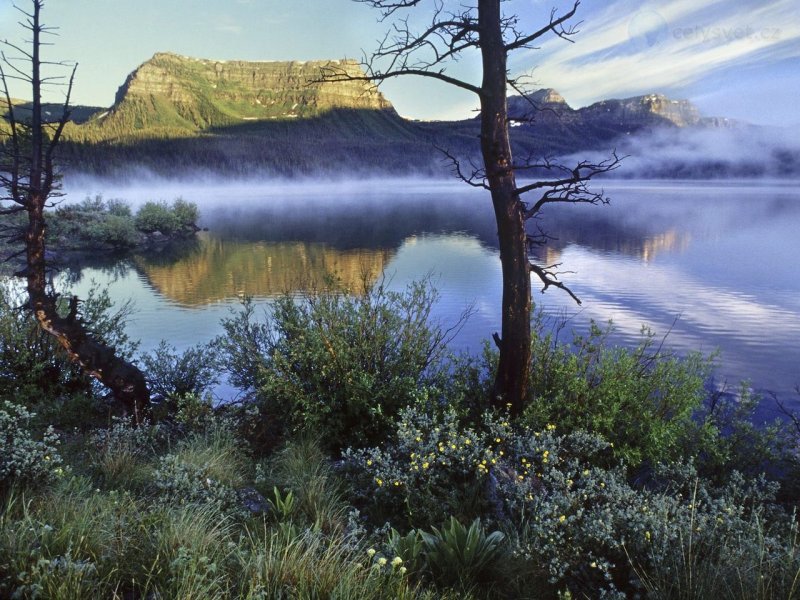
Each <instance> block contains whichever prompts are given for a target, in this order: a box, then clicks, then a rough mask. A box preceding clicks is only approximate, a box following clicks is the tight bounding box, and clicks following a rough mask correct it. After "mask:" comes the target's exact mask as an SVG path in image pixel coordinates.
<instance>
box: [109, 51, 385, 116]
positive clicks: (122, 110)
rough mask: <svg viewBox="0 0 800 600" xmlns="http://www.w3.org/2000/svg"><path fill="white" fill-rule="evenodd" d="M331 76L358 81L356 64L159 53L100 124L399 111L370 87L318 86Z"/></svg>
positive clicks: (123, 90) (345, 83) (349, 83)
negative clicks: (330, 73)
mask: <svg viewBox="0 0 800 600" xmlns="http://www.w3.org/2000/svg"><path fill="white" fill-rule="evenodd" d="M326 70H330V71H335V72H337V73H343V74H347V75H351V76H354V77H358V76H362V75H363V71H362V70H361V68H360V66H359V64H358V63H357V62H355V61H347V60H344V61H336V60H331V61H310V62H300V61H292V62H245V61H214V60H205V59H196V58H188V57H184V56H178V55H176V54H169V53H160V54H156V55H155V56H153V58H151V59H150V60H148V61H147V62H145V63H144V64H142V65H141V66H139V67H138V68H137V69H136V70H135V71H133V72H132V73H131V74H130V75H129V76H128V78H127V80H126V81H125V83H124V84H123V85H122V86H121V87H120V88H119V90H118V91H117V96H116V100H115V103H114V106H113V107H111V108H110V109H109V111H107V112H106V113H105V114H101V115H99V116H98V117H97V119H96V121H95V124H96V125H98V126H100V127H102V128H105V129H108V128H111V129H119V130H121V131H122V130H146V129H153V128H156V129H159V128H160V129H164V130H195V131H197V130H203V129H207V128H209V127H218V126H230V125H235V124H237V123H243V122H247V121H260V120H266V119H294V118H298V117H314V116H319V115H321V114H323V113H325V112H327V111H330V110H333V109H363V110H382V111H392V106H391V104H390V103H389V102H388V101H387V100H386V99H385V98H384V97H383V95H382V94H381V93H380V92H378V91H376V90H375V89H374V87H373V86H372V85H370V84H369V83H367V82H363V81H343V82H330V83H313V82H314V81H318V80H320V79H321V78H322V76H323V74H324V72H325V71H326Z"/></svg>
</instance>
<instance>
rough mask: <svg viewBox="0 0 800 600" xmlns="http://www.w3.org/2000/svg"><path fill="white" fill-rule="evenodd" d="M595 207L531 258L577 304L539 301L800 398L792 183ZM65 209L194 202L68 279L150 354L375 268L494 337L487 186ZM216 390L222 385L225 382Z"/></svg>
mask: <svg viewBox="0 0 800 600" xmlns="http://www.w3.org/2000/svg"><path fill="white" fill-rule="evenodd" d="M603 185H604V187H605V190H606V192H607V193H608V194H609V195H610V196H611V198H612V201H611V204H610V205H608V206H587V205H581V206H552V207H548V208H547V209H546V210H545V212H544V215H543V220H542V225H543V226H544V228H545V229H546V230H547V231H548V232H549V233H550V234H551V235H552V236H553V238H554V239H553V240H551V242H550V243H548V245H547V246H546V247H545V248H543V249H542V251H541V255H540V256H539V260H540V262H544V263H547V264H554V263H561V264H562V265H563V266H562V267H561V270H562V271H563V272H564V274H563V276H562V279H563V280H564V281H565V282H566V283H567V284H568V285H569V286H570V287H571V289H572V290H573V291H574V292H575V293H576V294H577V295H578V296H579V297H580V298H581V300H582V301H583V304H582V305H581V306H578V305H577V304H575V302H573V301H572V300H571V299H570V298H569V297H568V296H567V295H566V294H565V293H563V292H561V291H560V290H557V289H551V290H548V292H547V293H546V294H540V293H538V291H539V288H537V287H536V283H537V282H536V280H535V279H534V287H535V291H534V302H535V303H536V305H537V307H539V308H540V309H541V310H543V311H544V313H545V314H546V315H549V316H552V317H555V318H558V319H561V318H565V319H568V325H567V327H568V328H569V329H572V330H576V331H585V329H586V328H587V325H588V323H589V322H590V320H591V319H594V320H597V321H600V322H606V321H609V320H611V321H613V323H614V326H615V334H614V336H613V340H614V341H615V342H618V343H622V344H635V343H636V341H637V340H638V336H639V332H640V330H641V328H642V326H647V327H649V328H651V329H652V330H653V331H654V332H655V333H656V334H658V335H659V336H663V335H665V334H667V333H669V335H668V337H667V341H666V345H667V346H669V347H671V348H674V349H676V350H678V351H679V352H682V353H683V352H688V351H691V350H700V351H702V352H704V353H710V352H713V351H715V350H717V349H718V350H719V351H720V353H721V354H720V357H719V359H718V365H719V366H718V369H717V380H718V382H723V381H728V382H729V383H730V384H731V385H732V386H733V387H735V386H736V385H738V382H739V381H740V380H742V379H746V380H749V381H750V382H751V384H752V385H753V387H755V388H756V389H758V390H762V391H763V390H769V391H771V392H774V393H776V394H778V395H779V396H780V397H781V398H783V399H785V400H786V401H787V402H788V403H790V404H794V405H795V406H797V405H800V396H798V394H797V393H795V392H794V391H793V390H794V387H795V386H796V385H797V384H799V383H800V369H799V368H798V367H800V345H799V344H798V340H800V269H799V268H798V257H800V235H798V233H799V232H800V192H799V191H798V187H797V185H796V183H795V182H676V181H646V182H642V181H634V182H631V181H624V182H623V181H605V182H603ZM66 191H67V192H68V197H67V198H68V201H70V200H80V199H82V198H83V197H85V196H86V195H94V194H97V193H101V194H102V195H103V196H104V197H105V198H107V199H110V198H121V199H124V200H127V201H128V202H130V203H131V204H132V205H134V206H136V205H139V204H141V203H142V202H144V201H147V200H168V201H171V200H173V199H174V198H176V197H178V196H181V197H183V198H184V199H186V200H190V201H192V202H195V203H197V205H198V206H199V207H200V211H201V214H202V222H201V225H203V226H205V227H208V229H209V230H208V231H207V232H202V233H201V234H199V236H198V240H197V242H196V243H195V244H192V245H190V246H189V247H186V248H183V249H181V250H180V251H177V252H162V253H160V254H159V253H157V254H149V255H146V256H135V257H133V258H131V259H127V260H124V261H116V262H115V261H108V260H106V259H101V260H100V261H99V262H97V263H96V264H87V265H86V266H84V267H83V268H81V269H80V270H79V271H78V272H76V273H73V274H72V277H73V279H75V280H76V283H75V285H74V290H75V292H76V293H78V294H79V295H80V294H85V292H86V290H87V288H88V286H89V285H90V282H91V281H92V280H94V281H96V282H97V283H100V284H102V285H108V286H109V289H110V291H111V294H112V296H113V298H114V299H115V300H117V301H123V300H126V299H129V298H130V299H132V300H133V301H134V303H135V306H136V309H137V312H136V314H135V317H134V319H132V321H131V323H130V325H129V328H130V333H131V334H132V336H133V337H135V338H139V339H140V340H141V342H142V348H143V349H145V350H147V349H151V348H153V347H155V346H156V345H158V343H159V341H160V340H161V339H166V340H168V341H169V342H170V343H171V344H173V345H175V346H176V347H178V348H179V349H182V348H186V347H188V346H191V345H193V344H195V343H198V342H206V341H209V340H210V339H212V338H214V337H215V336H216V335H218V334H220V333H221V332H222V328H221V327H220V320H221V319H222V318H224V317H226V316H227V315H229V314H230V310H231V309H232V308H235V307H236V306H237V305H238V303H239V301H240V300H239V299H240V297H242V296H243V295H248V296H252V297H253V298H254V299H255V301H256V302H257V303H259V304H263V305H267V304H268V303H269V301H270V299H271V298H274V297H275V296H276V295H277V294H282V293H284V292H287V291H288V292H302V291H303V290H304V289H308V288H309V287H310V286H313V285H314V281H315V280H316V281H319V280H320V278H321V277H322V276H323V275H324V274H325V273H326V272H335V273H337V274H338V275H339V276H340V277H341V278H342V279H343V280H344V282H345V283H347V284H351V285H354V286H355V285H357V284H358V283H359V282H360V281H361V280H362V279H363V278H365V277H366V278H367V279H369V280H370V281H374V280H376V279H377V278H378V277H380V276H381V274H383V275H382V276H383V277H385V278H387V280H388V282H389V286H390V287H391V288H394V289H400V288H403V287H404V286H405V285H407V284H408V283H409V282H410V281H413V280H416V279H419V278H421V277H424V276H430V277H431V278H432V280H433V281H434V283H435V285H436V288H437V289H438V291H439V294H440V299H439V301H438V303H437V306H436V311H435V318H436V319H437V320H438V321H440V322H441V323H442V324H444V325H448V324H453V322H454V321H455V320H456V319H457V317H458V315H459V314H460V313H461V312H462V311H463V310H464V308H465V307H466V306H468V305H472V306H473V308H474V314H473V316H472V317H471V318H470V320H469V322H468V324H467V326H466V327H465V328H464V329H463V330H462V331H461V332H460V334H459V335H458V337H457V338H456V339H455V341H454V348H455V349H457V350H467V351H478V350H479V349H480V346H481V344H482V341H483V340H484V339H488V338H490V336H491V334H492V332H494V331H497V330H499V307H500V294H501V273H500V264H499V259H498V252H497V244H496V240H495V231H496V229H495V227H494V223H493V214H492V209H491V204H490V201H489V198H488V195H487V193H486V192H483V191H482V190H475V189H472V188H469V187H467V186H464V185H463V184H459V183H458V182H454V181H447V182H429V181H413V180H389V181H386V180H366V181H359V182H355V181H346V182H328V183H326V182H311V181H306V182H278V183H275V182H232V183H225V182H219V181H213V180H195V181H183V182H168V183H167V182H162V181H152V182H149V183H144V184H139V185H123V184H113V183H108V182H97V181H90V180H80V179H75V180H72V181H68V182H67V185H66ZM219 393H220V394H222V395H226V396H228V395H230V394H232V393H233V391H232V390H230V389H228V388H225V387H222V388H220V391H219Z"/></svg>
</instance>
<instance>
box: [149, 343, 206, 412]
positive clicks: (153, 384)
mask: <svg viewBox="0 0 800 600" xmlns="http://www.w3.org/2000/svg"><path fill="white" fill-rule="evenodd" d="M141 361H142V366H143V367H144V371H145V376H146V377H147V383H148V385H149V387H150V392H151V393H156V394H161V395H162V396H163V397H164V398H167V399H173V400H176V399H178V398H180V397H181V396H186V395H194V396H202V395H203V394H204V393H205V392H206V391H207V390H208V389H209V388H210V387H211V386H213V385H215V384H216V383H218V380H219V373H218V370H217V364H216V357H215V355H214V352H213V348H212V347H211V346H209V345H204V344H198V345H196V346H192V347H191V348H187V349H186V350H185V351H184V352H183V353H182V354H178V353H177V351H176V350H175V347H174V346H170V345H169V344H168V343H167V342H166V341H164V340H162V341H161V343H160V344H159V345H158V347H157V348H156V349H155V350H153V351H152V352H149V353H147V354H145V355H143V356H142V357H141Z"/></svg>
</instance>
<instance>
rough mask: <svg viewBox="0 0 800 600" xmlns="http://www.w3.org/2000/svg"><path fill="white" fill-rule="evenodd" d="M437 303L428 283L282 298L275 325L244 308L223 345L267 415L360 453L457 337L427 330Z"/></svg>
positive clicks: (228, 325)
mask: <svg viewBox="0 0 800 600" xmlns="http://www.w3.org/2000/svg"><path fill="white" fill-rule="evenodd" d="M435 300H436V294H435V293H434V291H433V289H432V288H431V286H430V285H429V284H428V283H425V282H423V283H415V284H412V285H410V286H409V287H408V288H407V289H406V290H405V291H404V292H393V291H389V290H388V289H386V287H385V286H384V285H383V284H382V283H381V284H378V285H376V286H374V287H371V288H370V287H366V286H365V289H364V290H363V291H362V292H361V294H359V295H348V294H346V293H343V292H342V291H325V292H320V293H317V294H313V295H310V296H308V297H306V298H304V299H303V300H302V301H296V300H295V299H294V298H292V297H290V296H284V297H282V298H279V299H277V300H276V301H275V303H274V305H273V308H272V311H271V315H270V316H271V321H272V322H271V327H269V326H267V325H264V324H259V323H257V322H255V321H254V315H253V310H252V307H251V306H248V305H245V309H244V311H242V312H241V313H240V314H239V315H238V317H234V318H232V319H228V320H227V321H225V322H224V324H223V325H224V327H225V330H226V333H227V336H226V337H224V338H221V339H220V340H219V345H220V348H221V352H222V355H223V356H224V357H225V363H226V366H227V367H228V370H229V371H230V372H231V373H232V380H233V382H234V383H235V384H237V385H239V386H240V387H245V388H252V389H254V390H255V392H256V395H257V398H258V401H259V402H260V403H262V405H264V406H265V407H266V411H267V413H268V414H275V415H279V416H280V417H282V418H284V419H286V420H287V421H288V423H289V424H290V425H291V427H292V428H293V429H297V430H303V431H313V432H315V433H316V434H318V435H320V436H321V438H320V439H321V442H322V443H323V445H324V446H326V447H328V448H333V449H336V448H342V447H346V446H363V445H365V444H369V443H374V442H375V441H377V440H379V439H380V438H381V437H382V436H383V435H385V434H386V431H387V427H388V426H389V424H390V423H391V422H392V420H393V419H394V417H395V416H396V415H397V414H398V412H399V411H400V409H402V408H403V407H405V406H407V405H409V404H412V403H413V402H415V401H416V398H417V397H418V395H419V394H420V393H424V391H423V390H425V389H426V386H428V385H429V384H430V383H431V382H432V380H433V379H432V378H433V373H434V371H435V369H436V368H438V367H439V365H440V361H441V359H442V357H443V355H444V352H445V348H446V343H447V341H448V339H449V337H450V335H451V333H452V331H451V330H447V331H446V330H443V329H442V328H440V327H437V326H435V325H432V324H431V323H430V314H431V308H432V307H433V304H434V302H435Z"/></svg>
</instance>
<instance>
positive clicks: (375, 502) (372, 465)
mask: <svg viewBox="0 0 800 600" xmlns="http://www.w3.org/2000/svg"><path fill="white" fill-rule="evenodd" d="M392 430H393V431H394V435H393V436H392V437H391V438H389V439H388V440H387V442H386V443H384V444H383V445H382V447H375V448H366V449H356V450H353V449H348V450H346V451H345V453H344V461H345V466H346V468H347V472H348V473H349V474H350V476H351V478H352V482H353V484H354V486H355V490H356V497H355V498H354V499H355V500H356V501H357V502H361V503H363V506H364V508H365V509H366V511H367V514H368V515H369V516H370V517H371V518H372V520H373V521H374V522H376V523H380V522H382V521H383V520H389V521H391V522H394V523H406V524H408V525H409V526H411V527H429V526H432V525H434V524H438V523H442V522H443V521H444V520H445V519H447V518H448V517H450V516H455V517H456V518H458V519H463V520H471V519H474V518H476V517H477V516H480V515H481V514H483V513H484V512H486V511H491V509H492V506H491V501H490V499H489V498H488V497H487V494H486V492H487V489H488V487H489V486H490V485H491V482H490V477H489V474H490V472H491V471H492V470H493V469H494V468H495V467H496V466H497V465H498V463H499V462H500V461H502V460H503V458H504V457H503V455H502V454H500V452H501V451H502V450H501V448H502V447H504V446H503V444H506V443H507V442H508V439H509V436H510V435H511V434H512V433H511V432H512V430H511V428H510V425H509V423H508V421H507V420H504V419H495V418H494V417H492V416H491V415H490V414H487V415H485V416H484V419H483V422H482V423H481V424H480V425H479V427H478V428H472V427H469V426H464V425H463V424H462V423H461V422H460V421H459V419H458V416H457V414H456V412H455V410H454V409H452V408H447V409H445V410H443V411H442V413H441V414H439V415H437V414H431V412H430V411H429V410H428V409H425V408H424V407H422V406H413V407H408V408H405V409H403V410H401V411H400V415H399V418H398V421H397V423H396V424H395V425H394V426H393V427H392Z"/></svg>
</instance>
